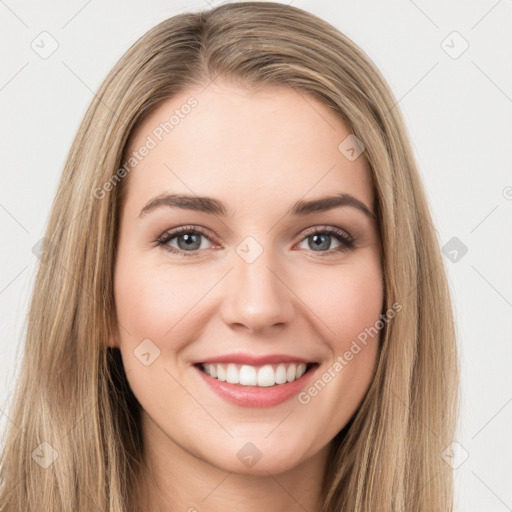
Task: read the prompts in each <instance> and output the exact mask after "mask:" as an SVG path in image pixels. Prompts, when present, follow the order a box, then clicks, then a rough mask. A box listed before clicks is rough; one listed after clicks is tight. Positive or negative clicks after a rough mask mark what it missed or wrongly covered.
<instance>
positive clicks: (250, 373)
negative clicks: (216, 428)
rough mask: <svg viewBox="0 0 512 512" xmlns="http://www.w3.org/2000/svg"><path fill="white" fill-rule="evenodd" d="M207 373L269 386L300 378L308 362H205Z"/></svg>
mask: <svg viewBox="0 0 512 512" xmlns="http://www.w3.org/2000/svg"><path fill="white" fill-rule="evenodd" d="M201 367H202V369H203V370H204V372H205V373H207V374H208V375H210V376H211V377H213V378H216V379H218V380H220V381H225V382H229V383H230V384H240V385H242V386H261V387H269V386H274V385H276V384H285V383H286V382H293V381H294V380H297V379H299V378H300V377H302V376H303V375H304V373H306V364H305V363H300V364H295V363H290V364H288V363H286V364H283V363H281V364H279V365H277V366H276V365H270V364H266V365H264V366H260V367H256V366H250V365H245V364H244V365H237V364H234V363H228V364H227V365H226V364H217V363H214V364H208V363H206V364H203V365H201Z"/></svg>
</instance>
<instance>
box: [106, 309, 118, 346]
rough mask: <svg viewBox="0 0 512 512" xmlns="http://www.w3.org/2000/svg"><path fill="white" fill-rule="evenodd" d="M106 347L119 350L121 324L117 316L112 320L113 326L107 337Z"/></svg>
mask: <svg viewBox="0 0 512 512" xmlns="http://www.w3.org/2000/svg"><path fill="white" fill-rule="evenodd" d="M105 345H107V346H108V347H110V348H118V347H119V346H120V345H121V343H120V335H119V324H118V323H117V319H116V318H115V316H114V317H113V318H112V321H111V326H110V334H109V336H107V339H106V340H105Z"/></svg>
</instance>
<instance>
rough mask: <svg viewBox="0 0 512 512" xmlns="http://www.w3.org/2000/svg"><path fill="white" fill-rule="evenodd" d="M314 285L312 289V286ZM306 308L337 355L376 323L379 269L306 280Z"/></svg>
mask: <svg viewBox="0 0 512 512" xmlns="http://www.w3.org/2000/svg"><path fill="white" fill-rule="evenodd" d="M313 284H314V286H312V285H313ZM304 293H305V295H304V296H307V297H308V299H307V304H308V306H309V307H310V308H311V309H312V310H313V312H314V313H315V314H316V316H317V317H318V318H319V319H321V320H322V322H323V324H324V325H325V326H326V327H327V331H326V332H327V334H326V336H327V338H329V340H330V344H331V348H333V349H335V351H336V353H338V352H340V351H344V350H346V348H345V347H347V343H348V345H350V341H351V340H352V339H354V338H356V337H357V336H358V335H359V334H360V333H361V332H364V330H365V329H366V328H368V327H370V326H372V325H374V324H375V322H376V321H377V320H378V319H379V315H380V314H381V312H382V307H383V284H382V274H381V270H380V266H379V265H378V264H377V263H376V262H375V264H368V265H357V266H353V267H346V268H339V269H337V270H335V271H333V272H332V273H331V274H329V275H328V276H326V275H325V274H324V275H318V276H317V279H314V278H310V279H308V288H307V290H305V292H304Z"/></svg>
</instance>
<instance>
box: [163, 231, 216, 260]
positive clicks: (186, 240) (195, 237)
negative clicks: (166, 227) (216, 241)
mask: <svg viewBox="0 0 512 512" xmlns="http://www.w3.org/2000/svg"><path fill="white" fill-rule="evenodd" d="M205 240H210V239H209V238H208V237H207V236H206V232H205V230H204V229H203V228H201V227H200V226H181V227H179V228H176V229H173V230H171V231H166V232H165V233H164V234H163V235H162V236H160V238H158V240H157V245H158V246H160V247H163V248H164V249H166V250H167V251H169V252H172V253H175V254H178V255H180V256H196V255H197V251H199V250H202V249H208V244H207V243H206V244H205V243H203V242H204V241H205ZM174 242H176V244H174ZM176 245H177V247H176Z"/></svg>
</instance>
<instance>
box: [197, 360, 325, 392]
mask: <svg viewBox="0 0 512 512" xmlns="http://www.w3.org/2000/svg"><path fill="white" fill-rule="evenodd" d="M314 362H315V361H310V360H309V361H308V360H307V359H303V358H301V357H297V356H292V355H287V354H267V355H261V356H257V355H251V354H224V355H222V356H217V357H210V358H208V359H201V360H198V361H192V364H194V365H198V364H200V363H221V364H222V363H235V364H247V365H249V366H263V365H265V364H279V363H314ZM283 386H284V384H283Z"/></svg>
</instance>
